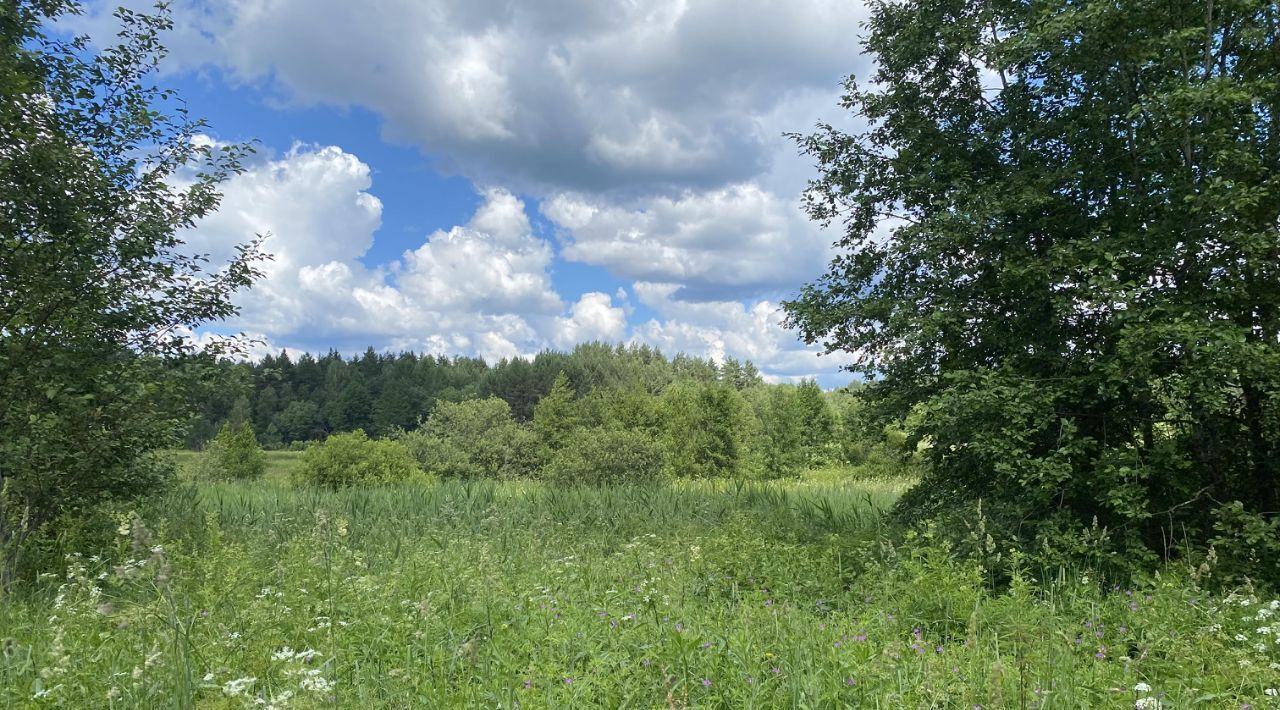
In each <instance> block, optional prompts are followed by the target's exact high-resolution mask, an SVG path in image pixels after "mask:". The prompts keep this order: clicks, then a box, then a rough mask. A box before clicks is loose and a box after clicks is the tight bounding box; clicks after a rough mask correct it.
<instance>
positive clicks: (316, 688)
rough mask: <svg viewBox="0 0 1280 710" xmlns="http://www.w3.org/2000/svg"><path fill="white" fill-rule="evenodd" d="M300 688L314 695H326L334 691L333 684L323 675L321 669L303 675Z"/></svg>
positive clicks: (299, 684)
mask: <svg viewBox="0 0 1280 710" xmlns="http://www.w3.org/2000/svg"><path fill="white" fill-rule="evenodd" d="M298 687H300V688H302V689H303V690H310V691H312V692H313V693H325V692H328V691H330V690H333V683H331V682H330V681H329V679H328V678H325V677H324V676H323V675H321V674H320V670H319V669H315V670H309V671H306V672H304V673H303V678H302V681H301V682H299V683H298Z"/></svg>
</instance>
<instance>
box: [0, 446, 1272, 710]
mask: <svg viewBox="0 0 1280 710" xmlns="http://www.w3.org/2000/svg"><path fill="white" fill-rule="evenodd" d="M295 462H296V455H293V454H284V455H281V454H275V455H273V457H272V463H271V472H270V473H269V474H268V476H267V477H266V479H264V480H261V481H256V482H250V483H209V484H199V485H197V486H195V487H193V488H188V489H182V490H179V491H176V492H175V493H173V494H172V495H170V496H168V497H166V498H165V499H163V500H161V501H158V502H157V503H155V504H154V505H153V506H151V507H149V508H148V509H147V510H145V511H144V512H143V520H142V524H134V523H131V522H130V521H129V520H122V521H121V523H122V529H121V534H120V536H119V539H118V542H117V546H116V550H115V552H114V554H113V555H112V556H111V559H109V560H108V559H73V560H71V561H70V562H69V571H68V574H67V575H66V576H65V577H57V578H48V579H46V580H44V582H45V583H46V584H47V585H48V593H47V594H46V595H36V596H34V597H32V598H29V599H27V600H25V601H11V602H10V604H9V605H7V606H5V607H3V608H0V636H3V637H7V640H6V641H4V649H3V650H4V655H3V661H2V662H0V663H2V664H0V702H3V703H4V704H5V705H6V706H16V707H24V706H37V705H49V706H62V707H77V708H78V707H191V706H199V707H210V708H239V707H249V706H253V705H254V704H255V703H256V702H258V701H261V705H263V706H266V705H274V706H276V707H286V706H287V707H298V708H310V707H332V706H340V707H390V708H403V707H479V706H489V707H508V708H515V707H521V708H531V707H549V708H552V707H553V708H566V707H610V708H612V707H639V708H653V707H709V708H752V707H754V708H776V707H797V708H827V707H884V708H903V707H913V708H914V707H964V708H972V707H974V706H975V705H981V706H983V707H987V708H990V707H1030V706H1032V704H1033V703H1035V704H1038V706H1039V707H1045V708H1067V707H1071V708H1090V707H1133V706H1134V703H1135V701H1137V700H1138V699H1139V698H1141V697H1146V696H1152V697H1160V698H1161V699H1162V700H1163V702H1164V706H1165V707H1184V706H1192V705H1198V706H1203V707H1227V708H1239V707H1241V706H1242V705H1243V704H1246V703H1248V704H1252V706H1253V707H1254V708H1264V707H1274V706H1275V699H1273V698H1270V697H1268V696H1267V695H1266V694H1265V690H1266V689H1267V688H1275V687H1277V686H1280V671H1277V670H1276V668H1277V666H1274V665H1272V664H1276V663H1280V644H1277V643H1276V639H1277V635H1276V634H1270V633H1262V632H1260V631H1259V629H1260V628H1264V627H1268V626H1270V625H1273V624H1274V625H1277V626H1280V622H1277V621H1276V620H1275V619H1276V618H1277V617H1280V612H1274V611H1271V610H1270V607H1268V602H1269V600H1265V599H1256V598H1253V597H1252V596H1250V594H1249V593H1248V591H1247V590H1246V591H1244V592H1242V593H1241V594H1239V595H1237V596H1234V597H1230V598H1222V597H1218V598H1215V597H1213V596H1212V595H1209V594H1207V593H1205V592H1203V591H1200V590H1199V589H1197V587H1196V585H1195V584H1194V583H1193V581H1191V580H1190V579H1188V578H1185V577H1184V576H1181V575H1177V574H1174V573H1172V572H1171V573H1170V574H1168V575H1166V576H1164V577H1161V578H1157V579H1153V580H1152V581H1151V582H1150V583H1148V584H1146V585H1143V586H1139V587H1134V588H1131V589H1112V588H1100V585H1098V584H1097V583H1096V581H1088V580H1085V579H1080V578H1075V577H1073V576H1071V575H1069V574H1062V575H1061V577H1059V578H1054V579H1053V580H1051V581H1043V580H1042V581H1041V582H1039V583H1038V584H1035V585H1033V584H1031V583H1030V581H1029V580H1025V579H1022V580H1015V583H1014V584H1013V585H1012V588H1011V589H1009V590H1008V591H1004V592H1001V593H991V592H989V591H987V587H986V584H985V580H984V572H983V570H981V569H979V568H978V567H976V566H974V565H972V564H968V563H961V562H958V561H956V560H955V559H953V558H952V557H951V556H950V555H948V554H947V553H946V551H945V549H943V548H942V547H941V546H940V545H939V544H937V543H934V542H932V541H930V540H926V539H915V540H913V541H911V542H910V543H909V544H907V545H899V546H897V547H894V546H892V545H891V544H890V543H889V542H888V538H887V537H886V536H885V535H884V532H885V531H884V529H883V520H882V513H883V511H884V510H885V509H887V508H888V507H889V506H890V505H891V504H892V502H893V500H894V499H895V498H896V497H897V496H898V495H899V494H900V493H901V492H902V491H903V490H904V488H905V487H906V486H907V485H909V482H907V481H902V480H893V479H877V480H873V481H859V480H851V479H849V478H847V477H842V476H840V475H838V474H836V473H833V472H831V471H826V472H822V473H819V474H815V475H813V476H810V477H808V478H806V479H804V480H800V481H793V482H780V483H772V484H755V485H738V484H733V483H725V482H720V483H710V482H681V483H677V484H673V485H670V486H666V487H661V488H613V489H610V488H603V489H587V488H577V489H556V488H548V487H544V486H541V485H539V484H536V483H530V482H510V483H500V484H495V483H470V484H464V483H458V482H448V483H444V484H440V485H435V486H420V485H405V486H395V487H385V488H376V489H357V490H347V491H341V492H331V491H317V490H309V489H294V488H291V487H290V486H289V485H288V484H287V483H286V481H287V478H288V473H287V470H286V468H287V466H289V465H291V464H293V463H295ZM1033 590H1040V591H1033ZM1275 606H1278V607H1280V603H1277V604H1275ZM1262 610H1266V611H1262ZM1260 614H1261V616H1260ZM1268 614H1275V616H1273V617H1271V618H1270V619H1268V616H1267V615H1268ZM1237 636H1238V637H1239V638H1243V639H1244V641H1240V640H1237ZM1259 649H1261V650H1259ZM299 653H301V654H302V656H298V654H299ZM246 679H252V680H251V681H250V680H246ZM1140 683H1145V684H1147V685H1150V686H1151V688H1152V690H1151V691H1149V692H1147V691H1143V692H1137V691H1134V690H1133V688H1134V687H1135V686H1138V685H1139V684H1140ZM37 696H39V697H37ZM1269 702H1270V703H1271V705H1268V704H1267V703H1269Z"/></svg>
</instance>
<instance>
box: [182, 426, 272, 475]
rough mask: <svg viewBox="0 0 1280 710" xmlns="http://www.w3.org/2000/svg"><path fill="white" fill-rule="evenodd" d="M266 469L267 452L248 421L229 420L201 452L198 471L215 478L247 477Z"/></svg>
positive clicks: (261, 472)
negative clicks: (236, 421) (237, 423)
mask: <svg viewBox="0 0 1280 710" xmlns="http://www.w3.org/2000/svg"><path fill="white" fill-rule="evenodd" d="M266 469H267V458H266V454H265V453H263V451H262V447H261V446H258V440H257V438H255V437H254V435H253V428H252V427H250V426H249V425H248V423H241V424H240V425H239V426H233V425H232V424H230V423H227V424H223V425H222V429H221V430H219V431H218V435H217V436H215V437H213V441H210V442H209V445H208V446H206V447H205V450H204V451H203V452H201V456H200V459H199V463H198V465H197V475H198V476H199V477H201V478H206V479H215V480H216V479H227V480H246V479H253V478H258V477H259V476H261V475H262V474H263V473H264V472H265V471H266Z"/></svg>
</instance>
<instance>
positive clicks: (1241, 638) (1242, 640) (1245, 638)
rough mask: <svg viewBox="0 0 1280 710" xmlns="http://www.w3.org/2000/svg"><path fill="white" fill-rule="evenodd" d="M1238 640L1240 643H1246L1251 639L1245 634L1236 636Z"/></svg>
mask: <svg viewBox="0 0 1280 710" xmlns="http://www.w3.org/2000/svg"><path fill="white" fill-rule="evenodd" d="M1236 640H1237V641H1240V642H1244V641H1248V640H1249V637H1247V636H1245V635H1244V634H1236Z"/></svg>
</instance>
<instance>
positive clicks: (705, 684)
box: [702, 678, 711, 688]
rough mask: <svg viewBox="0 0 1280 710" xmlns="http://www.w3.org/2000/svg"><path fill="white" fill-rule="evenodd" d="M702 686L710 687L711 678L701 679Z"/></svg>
mask: <svg viewBox="0 0 1280 710" xmlns="http://www.w3.org/2000/svg"><path fill="white" fill-rule="evenodd" d="M702 687H704V688H710V687H711V679H710V678H703V679H702Z"/></svg>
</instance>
